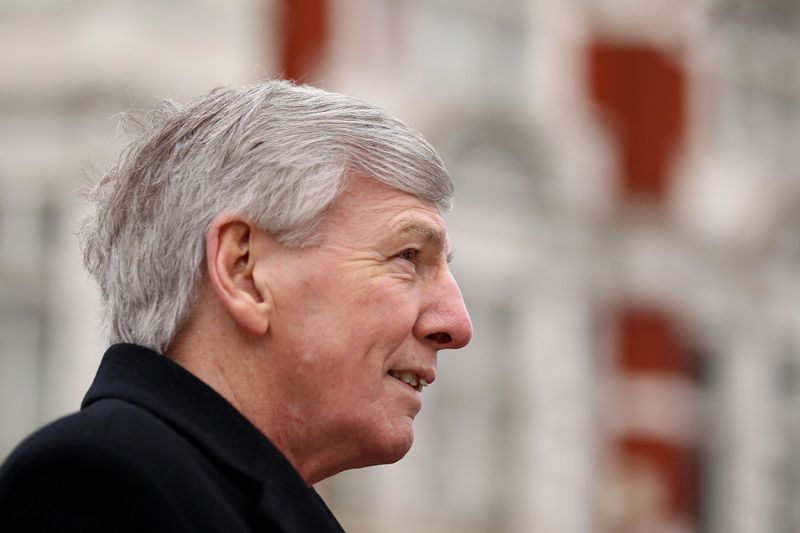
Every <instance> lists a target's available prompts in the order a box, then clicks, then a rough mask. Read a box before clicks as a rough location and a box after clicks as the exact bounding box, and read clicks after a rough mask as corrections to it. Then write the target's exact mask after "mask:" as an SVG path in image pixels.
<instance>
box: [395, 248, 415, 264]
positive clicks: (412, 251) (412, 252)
mask: <svg viewBox="0 0 800 533" xmlns="http://www.w3.org/2000/svg"><path fill="white" fill-rule="evenodd" d="M407 254H410V257H408V256H407ZM397 257H399V258H400V259H403V260H404V261H408V262H409V263H416V262H417V259H418V258H419V250H415V249H414V248H408V249H406V250H403V251H402V252H400V253H399V254H397Z"/></svg>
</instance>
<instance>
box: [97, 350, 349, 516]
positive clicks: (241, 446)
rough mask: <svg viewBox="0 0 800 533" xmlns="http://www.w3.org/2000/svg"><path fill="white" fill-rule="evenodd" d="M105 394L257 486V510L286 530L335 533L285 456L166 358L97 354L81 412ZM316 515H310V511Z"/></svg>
mask: <svg viewBox="0 0 800 533" xmlns="http://www.w3.org/2000/svg"><path fill="white" fill-rule="evenodd" d="M105 398H116V399H120V400H124V401H127V402H130V403H132V404H134V405H137V406H139V407H141V408H143V409H145V410H147V411H149V412H151V413H152V414H154V415H155V416H157V417H159V418H161V419H162V420H164V421H165V422H167V423H168V424H169V425H170V426H172V427H173V428H174V429H176V430H177V431H178V432H179V433H181V434H182V435H184V436H185V437H186V438H187V439H189V440H190V441H191V442H192V443H193V444H194V445H195V446H197V448H199V449H200V450H202V451H203V452H204V453H205V454H206V455H207V456H209V457H211V458H212V459H213V460H215V461H219V462H221V463H223V464H224V465H225V466H226V467H228V468H230V469H232V470H233V471H235V472H236V473H237V474H239V475H240V476H241V477H243V478H245V479H248V480H250V481H253V482H256V483H258V484H259V486H260V487H261V494H260V496H259V503H258V506H259V510H260V511H261V512H262V513H263V514H264V515H266V516H267V517H269V519H270V520H273V521H278V522H280V524H279V525H282V526H284V528H285V529H286V530H289V531H323V530H327V528H326V529H323V528H321V526H322V525H323V524H321V523H320V521H319V520H320V519H321V518H323V517H327V518H328V520H326V521H325V522H329V523H328V524H326V525H328V527H329V528H330V529H331V530H334V531H341V527H340V526H339V524H338V522H337V521H336V519H335V518H334V517H333V515H332V514H331V512H330V510H328V508H327V506H326V505H325V503H324V502H323V501H322V499H321V498H320V497H319V495H318V494H317V493H316V491H315V490H314V489H313V488H310V487H308V486H307V485H306V483H305V481H304V480H303V479H302V478H301V477H300V475H299V474H298V473H297V471H296V470H295V469H294V467H292V465H291V464H290V463H289V461H288V459H286V457H285V456H284V455H283V454H282V453H281V452H280V451H279V450H278V449H277V448H276V447H275V446H274V445H273V444H272V442H270V440H269V439H268V438H267V437H266V436H265V435H264V434H263V433H261V432H260V431H259V430H258V429H256V427H255V426H253V425H252V424H251V423H250V421H248V420H247V419H246V418H245V417H244V416H243V415H242V414H241V413H240V412H239V411H237V410H236V408H235V407H233V406H232V405H231V404H230V403H229V402H228V401H227V400H225V399H224V398H223V397H222V396H220V395H219V394H218V393H217V392H216V391H214V390H213V389H212V388H211V387H209V386H208V385H207V384H206V383H204V382H203V381H201V380H200V379H199V378H197V377H196V376H195V375H193V374H192V373H190V372H189V371H187V370H186V369H184V368H183V367H182V366H180V365H178V364H177V363H175V362H174V361H172V360H171V359H169V358H167V357H165V356H163V355H161V354H159V353H157V352H154V351H152V350H150V349H148V348H144V347H142V346H138V345H134V344H115V345H113V346H111V347H110V348H109V349H108V350H107V351H106V353H105V355H104V356H103V360H102V361H101V363H100V367H99V369H98V371H97V376H96V377H95V379H94V382H93V383H92V386H91V387H90V388H89V391H88V392H87V393H86V397H85V398H84V399H83V402H82V403H81V409H84V408H86V407H88V406H89V405H91V404H93V403H94V402H97V401H99V400H102V399H105ZM315 507H319V509H317V510H318V511H320V512H321V513H320V512H312V511H311V509H312V508H315Z"/></svg>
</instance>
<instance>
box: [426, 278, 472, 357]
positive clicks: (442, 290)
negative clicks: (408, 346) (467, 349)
mask: <svg viewBox="0 0 800 533" xmlns="http://www.w3.org/2000/svg"><path fill="white" fill-rule="evenodd" d="M414 329H415V334H416V335H417V337H418V338H420V339H424V341H425V342H426V343H427V344H429V345H431V346H432V347H433V348H434V349H436V350H446V349H451V350H455V349H458V348H463V347H464V346H466V345H467V344H469V341H470V340H471V339H472V321H471V320H470V318H469V313H468V312H467V307H466V305H464V298H463V297H462V296H461V290H460V289H459V288H458V284H457V283H456V280H455V279H454V278H453V275H452V274H451V273H450V272H447V273H446V274H443V275H442V277H441V279H440V280H438V282H437V283H436V285H435V286H434V288H433V290H431V291H430V292H429V294H427V295H426V301H425V302H424V305H423V309H422V312H421V313H420V316H419V318H418V319H417V323H416V324H415V326H414Z"/></svg>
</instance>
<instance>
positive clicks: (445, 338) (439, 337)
mask: <svg viewBox="0 0 800 533" xmlns="http://www.w3.org/2000/svg"><path fill="white" fill-rule="evenodd" d="M428 338H429V339H431V340H432V341H434V342H436V343H438V344H449V343H451V342H453V337H451V336H450V334H449V333H445V332H444V331H441V332H439V333H431V334H430V335H428Z"/></svg>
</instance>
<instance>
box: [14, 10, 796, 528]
mask: <svg viewBox="0 0 800 533" xmlns="http://www.w3.org/2000/svg"><path fill="white" fill-rule="evenodd" d="M645 4H646V5H645ZM0 44H2V46H0V66H1V67H2V69H3V79H2V81H1V82H0V149H1V150H2V155H0V250H2V253H1V254H0V456H3V455H5V454H6V453H8V452H9V451H10V450H11V448H12V447H13V446H14V445H15V444H16V443H17V442H18V441H19V439H20V438H22V437H23V436H24V435H25V434H26V433H28V432H30V431H31V430H33V429H34V428H35V427H37V426H38V425H40V424H42V423H44V422H46V421H48V420H51V419H53V418H54V417H57V416H60V415H62V414H65V413H67V412H69V411H72V410H74V409H75V408H76V407H77V405H78V403H79V401H80V398H81V396H82V394H83V391H84V390H85V388H86V387H87V386H88V384H89V383H90V381H91V378H92V375H93V372H94V369H95V367H96V365H97V363H98V362H99V358H100V355H101V353H102V350H103V347H104V340H103V338H102V336H101V334H100V328H99V324H100V317H99V314H98V309H99V306H98V303H97V296H96V293H95V291H94V289H93V288H92V287H91V286H90V284H89V281H88V280H87V277H86V275H85V274H83V273H82V271H81V267H80V257H79V253H78V251H77V246H76V242H75V239H74V236H73V233H74V230H75V223H76V221H77V220H78V219H79V218H80V211H81V206H80V204H79V203H78V202H77V201H76V200H75V197H74V194H73V192H74V190H75V189H76V188H77V187H78V185H79V184H80V182H81V179H82V178H81V172H82V168H83V164H84V161H86V160H91V161H98V164H99V165H102V164H103V163H104V162H105V161H108V160H109V159H110V158H111V157H113V153H114V150H115V149H116V148H118V145H119V143H118V142H117V143H115V142H114V139H116V138H117V133H116V131H115V120H114V119H113V117H114V115H115V114H116V113H118V112H119V111H120V110H124V109H128V108H140V107H146V106H147V105H148V103H149V102H152V101H153V99H154V97H156V96H169V97H174V98H176V99H178V100H186V99H187V98H189V97H191V96H192V95H194V94H197V93H200V92H204V91H206V90H208V89H209V88H210V87H212V86H214V85H219V84H225V83H236V82H245V81H250V80H254V79H258V78H260V77H263V76H264V75H267V76H274V75H281V74H282V75H285V76H288V77H292V78H296V79H299V80H300V81H303V82H308V83H314V84H316V85H319V86H322V87H324V88H327V89H331V90H336V91H340V92H344V93H348V94H353V95H355V96H359V97H362V98H364V99H366V100H368V101H370V102H373V103H376V104H378V105H381V106H382V107H384V108H386V109H387V110H389V111H390V112H392V113H393V114H395V115H397V116H399V117H401V118H403V119H404V120H406V121H407V122H409V123H410V124H411V125H413V126H415V127H416V128H418V129H420V130H421V131H422V132H423V133H424V134H425V135H426V136H427V137H428V138H429V139H430V140H431V141H432V142H433V143H434V145H436V146H437V147H438V148H439V149H440V151H441V153H442V156H443V158H444V159H445V162H446V164H447V165H448V168H449V170H450V172H451V174H452V175H453V177H454V180H455V182H456V187H457V190H458V193H457V197H456V207H455V209H454V210H453V211H452V213H449V214H448V215H447V217H446V219H447V222H448V227H449V229H450V234H451V240H452V241H453V243H454V244H455V248H456V260H455V263H454V272H455V274H456V277H457V279H458V280H459V282H460V285H461V287H462V291H463V293H464V296H465V299H466V301H467V305H468V307H469V309H470V312H471V314H472V318H473V321H474V326H475V337H474V340H473V342H472V344H471V345H470V346H469V347H468V348H466V349H465V350H463V351H461V352H456V353H452V354H451V353H442V354H440V359H439V367H440V377H439V379H438V380H437V383H436V386H434V387H431V388H429V389H428V390H426V392H425V409H424V410H423V412H422V413H421V414H420V415H419V417H418V419H417V422H416V426H417V429H416V435H417V437H416V443H415V446H414V448H413V450H412V451H411V452H410V453H409V455H408V456H407V457H406V458H405V459H404V460H403V461H401V462H400V463H398V464H396V465H390V466H383V467H378V468H371V469H365V470H362V471H353V472H346V473H343V474H341V475H339V476H336V477H334V478H332V479H330V480H327V481H325V482H324V483H323V484H321V486H320V490H321V491H322V493H323V495H324V497H325V498H326V499H327V500H328V501H329V502H330V503H331V505H332V506H333V507H334V510H335V511H336V513H337V515H338V516H340V517H341V518H342V521H343V523H344V525H345V527H346V529H347V530H348V531H356V532H358V531H364V532H394V531H401V530H411V531H419V532H426V531H430V532H437V531H466V532H469V531H475V532H488V531H509V532H512V531H513V532H529V531H530V532H543V533H549V532H569V533H572V532H575V533H590V532H598V533H605V532H609V533H611V532H614V533H616V532H626V533H627V532H630V533H634V532H648V533H660V532H670V533H673V532H712V533H761V532H764V531H770V532H776V533H780V532H787V533H788V532H793V531H798V530H800V511H798V507H797V505H795V502H796V501H797V499H798V497H800V457H798V456H797V454H796V452H795V450H796V449H797V444H798V442H800V418H798V416H797V414H796V413H797V407H800V312H798V302H800V284H798V283H797V280H798V279H800V237H798V236H800V231H799V230H800V218H798V216H797V215H796V214H795V212H796V209H795V203H797V202H798V201H800V150H798V148H800V146H798V143H799V142H800V5H798V4H797V3H796V2H795V1H794V0H769V1H765V2H748V1H744V0H704V1H703V2H678V3H676V2H667V1H666V0H660V1H656V2H647V3H644V2H633V1H630V0H559V1H556V0H503V1H501V2H495V3H487V2H483V1H480V0H406V1H400V0H369V1H368V0H307V1H292V0H272V1H260V0H235V1H231V0H191V1H190V0H171V1H168V2H165V1H158V2H157V1H155V0H150V1H141V0H139V1H133V0H116V1H114V2H100V1H99V0H80V1H77V0H76V1H72V2H65V1H57V0H49V1H48V0H38V1H36V2H23V1H12V0H5V1H2V2H0ZM462 352H463V353H462Z"/></svg>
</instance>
